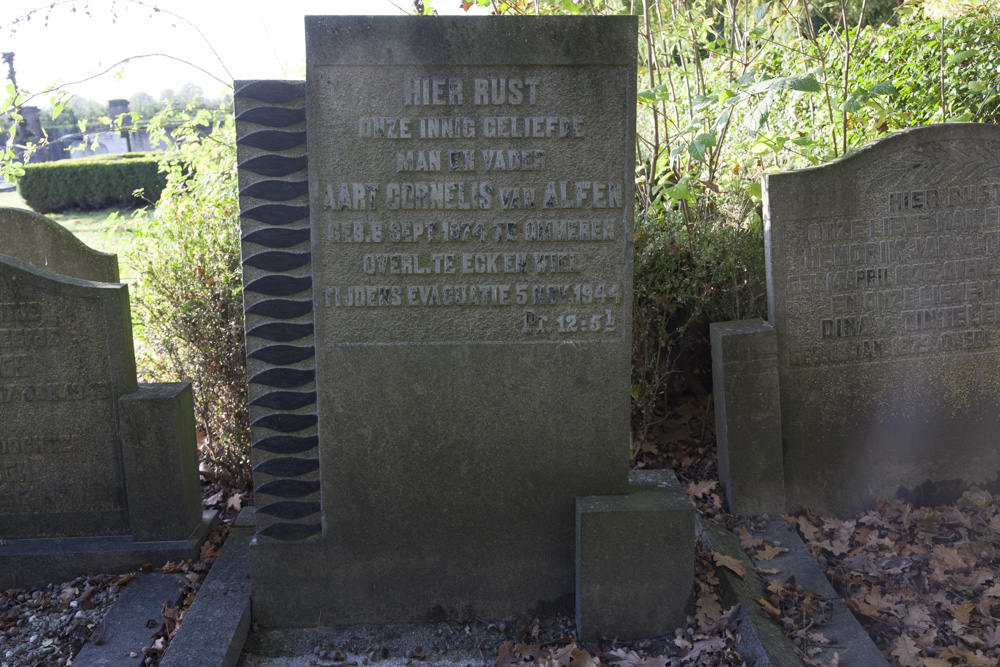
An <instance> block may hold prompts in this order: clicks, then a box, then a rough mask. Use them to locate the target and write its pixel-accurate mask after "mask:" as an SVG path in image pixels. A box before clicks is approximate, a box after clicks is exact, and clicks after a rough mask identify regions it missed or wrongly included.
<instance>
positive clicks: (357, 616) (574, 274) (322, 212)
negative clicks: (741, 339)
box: [235, 17, 636, 626]
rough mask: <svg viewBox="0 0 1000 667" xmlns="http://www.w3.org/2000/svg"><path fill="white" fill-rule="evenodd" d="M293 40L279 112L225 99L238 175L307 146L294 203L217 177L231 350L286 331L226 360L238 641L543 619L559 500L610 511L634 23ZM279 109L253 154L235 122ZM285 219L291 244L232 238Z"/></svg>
mask: <svg viewBox="0 0 1000 667" xmlns="http://www.w3.org/2000/svg"><path fill="white" fill-rule="evenodd" d="M306 31H307V34H306V43H307V83H306V91H307V95H306V98H305V101H304V102H303V100H302V99H300V98H299V97H298V96H297V95H295V94H294V82H272V83H273V84H274V86H265V85H263V82H257V83H252V82H237V85H236V89H237V92H236V94H235V98H236V105H237V109H236V111H237V114H238V118H240V119H241V120H238V121H237V124H238V132H239V133H240V134H241V136H243V137H244V138H245V140H243V141H242V142H241V144H240V146H239V151H240V153H239V160H240V163H241V164H252V165H254V167H255V168H256V167H257V166H258V165H263V164H268V162H266V161H261V160H260V158H261V157H262V156H264V155H266V154H268V152H269V151H270V152H271V153H272V154H278V155H281V156H283V157H285V158H294V157H296V156H299V155H301V154H302V152H301V151H302V149H301V147H299V146H298V144H295V145H292V143H291V142H288V141H285V140H286V139H289V138H290V137H292V135H295V136H294V138H295V139H296V141H297V140H298V133H299V132H302V131H304V132H305V135H306V136H305V138H304V141H306V145H307V146H308V182H309V197H308V201H306V198H305V197H297V198H293V199H289V200H284V199H280V201H281V202H284V203H277V202H278V201H279V198H280V197H284V196H285V195H284V194H283V193H285V192H286V190H279V189H276V188H274V187H271V186H268V187H266V188H265V187H254V186H255V185H256V184H259V183H261V182H264V181H268V180H273V179H275V178H279V179H281V178H284V179H287V180H289V181H298V180H300V179H302V178H304V177H305V176H304V175H303V174H302V173H299V172H296V173H292V174H290V175H288V176H286V177H281V176H274V175H271V174H270V173H267V174H264V175H261V173H260V172H261V171H262V170H261V169H257V170H256V171H254V170H252V169H246V170H241V174H240V187H241V192H242V195H243V196H242V197H241V208H242V210H243V211H244V216H243V237H244V246H243V249H244V281H245V284H246V285H247V291H246V300H247V307H248V314H247V326H248V329H250V330H258V329H257V327H264V326H269V325H271V324H276V323H278V322H282V323H286V324H292V325H305V324H313V325H314V329H313V330H312V331H308V330H307V329H305V328H301V329H297V330H300V331H302V332H303V337H302V338H298V339H296V340H295V341H294V345H292V346H289V345H274V344H272V343H279V342H281V341H280V340H279V339H278V338H277V337H275V336H273V335H272V336H271V337H270V338H267V337H263V336H248V339H247V342H248V348H249V349H248V353H249V355H248V356H249V360H248V372H249V375H250V377H256V378H260V379H267V380H268V382H261V383H251V385H250V397H251V411H252V415H251V418H252V420H253V422H254V424H255V427H254V430H253V439H254V441H255V443H257V446H255V448H254V465H255V467H256V474H255V485H256V487H257V488H256V498H257V504H258V507H260V508H269V511H267V512H264V511H261V512H259V513H258V515H257V519H258V533H257V537H256V541H255V544H254V545H253V547H252V551H251V557H252V567H253V577H254V601H253V610H254V617H255V621H256V622H258V623H260V624H261V625H264V626H294V625H296V624H299V625H311V624H315V623H316V622H317V619H318V618H322V622H323V623H324V624H348V623H363V622H382V623H384V622H414V621H425V620H435V619H444V618H468V617H472V616H479V617H481V618H485V617H507V616H511V615H518V614H521V615H526V614H530V613H532V612H534V611H535V610H536V609H538V608H539V606H540V605H546V604H547V605H550V606H551V605H556V606H561V607H562V608H563V609H565V610H566V611H568V610H569V608H570V605H571V602H570V600H571V599H572V595H573V591H574V557H573V552H574V542H575V539H574V503H575V498H576V497H577V496H583V495H608V494H618V493H625V492H626V491H627V490H628V483H627V478H628V428H629V426H628V386H629V385H628V383H629V357H630V349H629V345H630V331H631V321H630V320H631V312H630V311H631V272H630V258H631V243H632V198H633V193H632V187H633V186H632V184H633V181H634V174H633V172H632V159H633V154H634V147H633V143H632V142H633V139H634V99H635V90H634V85H635V74H634V72H635V70H634V67H635V31H636V21H635V18H634V17H615V18H601V19H598V18H574V19H558V18H551V17H545V18H535V17H531V18H523V19H522V18H511V19H506V20H503V21H494V20H489V19H471V18H463V19H451V18H445V17H435V19H434V20H432V21H425V20H421V19H411V18H381V17H372V18H367V17H310V18H308V19H307V23H306ZM278 84H281V85H278ZM274 90H280V91H282V95H279V96H275V95H271V94H270V92H268V91H271V92H273V91H274ZM265 93H267V94H265ZM285 93H287V95H286V94H285ZM265 97H266V98H267V99H264V98H265ZM303 103H304V104H305V108H306V121H305V123H304V125H303V126H300V125H297V124H293V125H290V126H287V127H284V128H283V129H281V130H280V132H281V133H282V134H281V135H280V136H278V135H276V134H274V133H275V132H279V130H273V129H265V128H267V127H268V126H267V125H262V124H260V123H261V122H264V121H267V119H272V120H273V119H274V118H278V117H279V116H280V117H282V118H286V117H287V118H293V115H292V114H275V113H270V112H269V113H263V112H261V113H258V114H251V113H250V112H251V111H252V110H253V109H255V108H258V107H275V108H294V107H295V106H296V105H301V104H303ZM251 119H256V120H254V121H253V122H251ZM267 122H270V121H267ZM265 133H267V134H266V135H265ZM265 138H266V139H267V141H264V139H265ZM258 139H260V140H258ZM280 162H281V163H285V162H286V161H285V160H282V161H280ZM274 164H278V163H277V162H276V163H274ZM268 171H269V172H270V171H273V170H270V168H269V170H268ZM287 192H289V193H291V192H298V190H295V189H294V188H289V189H287ZM307 204H308V207H309V210H310V211H311V213H312V216H311V219H310V223H309V226H310V227H311V233H310V234H309V236H308V239H309V242H310V243H311V248H307V247H305V246H304V245H303V246H298V245H295V242H294V239H293V238H292V237H290V236H289V237H287V238H286V237H285V235H281V234H274V233H271V232H268V233H267V234H260V231H261V230H268V229H277V227H275V226H280V227H281V228H282V229H288V230H290V231H294V232H297V231H298V230H300V229H302V228H303V227H302V223H301V222H299V220H300V219H301V215H300V214H298V213H296V211H301V210H302V209H303V208H304V207H305V206H306V205H307ZM299 238H301V239H302V241H303V242H304V241H305V240H306V238H307V237H306V236H305V235H301V236H300V237H299ZM263 241H266V242H263ZM276 247H277V248H287V253H286V252H285V251H283V252H282V253H275V251H274V250H273V249H274V248H276ZM306 251H309V252H311V255H310V256H308V257H306V256H305V255H304V254H303V253H304V252H306ZM291 255H295V256H297V257H299V258H303V259H307V260H308V263H305V264H303V265H301V266H293V265H292V264H294V263H295V262H289V261H286V260H290V259H291ZM310 290H311V300H312V303H313V309H312V310H311V311H310V312H309V313H304V314H302V315H298V316H297V315H296V313H295V311H294V310H293V309H292V307H291V306H289V307H287V308H286V307H284V306H282V307H281V308H277V307H276V305H275V304H269V305H267V306H266V307H257V304H258V303H260V302H263V301H265V300H268V299H283V298H290V299H294V300H296V301H298V300H301V299H303V298H306V297H307V295H309V291H310ZM284 315H289V318H288V319H284ZM284 330H287V327H285V329H282V331H284ZM259 331H261V332H262V333H264V332H277V331H278V329H277V328H276V327H270V328H267V329H260V330H259ZM298 350H310V351H312V350H314V351H315V354H314V355H313V354H309V355H308V356H303V357H299V356H298V355H297V354H293V353H294V352H296V351H298ZM274 365H282V366H286V367H288V368H290V369H294V370H296V371H302V372H298V373H281V374H268V371H269V369H271V368H273V366H274ZM311 370H315V373H314V374H310V373H309V372H308V371H311ZM279 380H280V381H281V382H285V383H291V384H295V385H296V386H288V387H278V385H276V384H274V382H277V381H279ZM276 415H282V416H288V417H295V418H296V419H294V420H292V419H287V420H286V419H284V418H277V417H276ZM311 415H316V416H317V421H318V424H317V423H314V422H312V421H311V420H310V419H309V417H310V416H311ZM268 425H270V426H268ZM274 425H280V426H281V428H279V429H278V430H277V431H275V430H273V429H272V428H271V426H274ZM294 427H299V428H300V429H301V430H286V428H287V429H291V428H294ZM317 435H318V452H317V451H314V450H312V449H305V450H302V451H301V453H297V452H296V451H294V450H295V449H296V447H298V446H299V445H300V444H301V445H302V446H303V447H311V445H310V444H309V439H310V438H312V437H315V436H317ZM292 437H294V438H297V439H296V440H290V439H289V438H292ZM264 443H270V444H268V445H266V446H265V444H264ZM282 457H293V458H297V459H302V460H304V461H308V460H311V459H316V458H317V457H318V461H319V462H320V465H321V467H320V469H319V470H317V471H315V472H310V468H311V464H310V463H303V464H301V465H297V466H294V467H293V466H291V465H287V464H288V462H287V461H281V462H280V464H277V463H270V462H272V461H275V459H280V458H282ZM298 472H300V473H301V474H295V473H298ZM271 473H273V474H271ZM284 503H296V504H295V505H294V506H292V505H290V504H289V505H286V504H284ZM315 503H318V504H319V506H320V507H321V512H320V514H319V515H317V514H316V513H315V512H312V511H306V509H307V508H312V507H315ZM303 540H305V541H303ZM550 608H551V607H550Z"/></svg>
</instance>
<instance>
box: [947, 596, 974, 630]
mask: <svg viewBox="0 0 1000 667" xmlns="http://www.w3.org/2000/svg"><path fill="white" fill-rule="evenodd" d="M975 608H976V605H975V604H973V603H972V602H970V601H969V600H962V601H961V602H959V603H958V604H956V605H955V606H954V607H952V608H951V609H949V610H948V613H950V614H951V615H952V616H954V617H955V620H956V621H958V622H959V623H961V624H962V625H968V624H969V616H970V615H971V614H972V610H973V609H975Z"/></svg>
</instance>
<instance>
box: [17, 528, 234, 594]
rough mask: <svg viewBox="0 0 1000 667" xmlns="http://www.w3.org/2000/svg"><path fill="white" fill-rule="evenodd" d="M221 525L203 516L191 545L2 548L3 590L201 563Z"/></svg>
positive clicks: (127, 538) (32, 543) (114, 540)
mask: <svg viewBox="0 0 1000 667" xmlns="http://www.w3.org/2000/svg"><path fill="white" fill-rule="evenodd" d="M218 524H219V513H218V511H216V510H205V511H203V512H202V516H201V522H200V523H199V524H198V527H197V528H196V529H195V531H194V533H192V534H191V536H190V537H189V538H188V539H186V540H174V541H169V542H135V541H133V539H132V536H131V535H110V536H102V537H68V538H49V539H31V540H6V541H4V542H0V572H2V573H3V574H2V575H0V576H2V577H3V579H2V580H0V588H29V587H31V586H43V585H46V584H50V583H55V582H63V581H70V580H71V579H75V578H76V577H79V576H81V575H85V574H90V573H93V574H97V573H122V572H132V571H135V570H138V569H139V568H141V567H142V566H143V565H144V564H146V563H150V564H152V565H153V567H154V568H157V567H160V566H162V565H163V564H164V563H166V562H167V561H174V562H178V561H182V560H187V559H192V560H196V559H197V558H198V551H199V549H200V547H201V543H202V542H204V541H205V538H206V537H207V536H208V534H209V533H210V532H211V531H212V530H214V529H215V527H216V526H217V525H218Z"/></svg>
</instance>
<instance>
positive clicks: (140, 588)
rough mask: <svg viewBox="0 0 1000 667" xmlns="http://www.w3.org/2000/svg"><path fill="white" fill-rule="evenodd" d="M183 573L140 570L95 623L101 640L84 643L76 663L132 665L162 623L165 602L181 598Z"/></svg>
mask: <svg viewBox="0 0 1000 667" xmlns="http://www.w3.org/2000/svg"><path fill="white" fill-rule="evenodd" d="M183 590H184V583H183V579H182V577H180V576H178V575H176V574H163V573H160V572H151V573H141V572H140V573H139V574H137V575H136V576H135V579H133V580H132V581H131V582H130V583H129V584H128V585H127V586H126V587H125V588H123V589H122V592H121V595H120V596H119V597H118V599H117V600H116V601H115V604H114V605H113V606H112V607H111V609H110V610H109V611H108V613H107V615H106V616H105V617H104V621H103V622H102V623H101V625H99V626H98V629H97V632H100V633H101V637H102V641H101V643H100V644H94V643H92V642H91V643H87V644H85V645H84V647H83V648H82V649H81V650H80V653H79V654H78V655H77V657H76V658H75V659H74V660H73V665H74V666H75V667H134V666H138V665H141V664H142V662H143V659H144V658H145V657H146V656H145V655H144V654H143V652H142V650H143V649H144V648H147V647H149V646H150V645H151V644H152V642H153V640H152V639H151V636H152V635H153V633H155V632H156V631H157V630H159V629H160V627H161V626H162V625H163V617H162V616H161V614H160V611H161V610H162V608H163V604H164V603H166V602H169V603H171V604H172V605H175V604H177V603H178V602H180V599H181V594H182V593H183Z"/></svg>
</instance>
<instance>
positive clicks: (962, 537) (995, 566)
mask: <svg viewBox="0 0 1000 667" xmlns="http://www.w3.org/2000/svg"><path fill="white" fill-rule="evenodd" d="M790 520H791V521H792V522H793V523H794V524H795V525H796V527H797V528H798V529H799V532H800V533H801V534H802V535H803V537H804V538H805V540H806V543H807V544H808V545H809V548H810V550H811V551H812V552H813V555H814V556H815V557H816V558H817V560H818V561H819V562H820V564H821V565H822V566H823V567H824V568H825V569H826V573H827V576H828V577H829V578H830V580H831V582H833V584H834V587H835V588H836V589H837V591H838V593H839V594H840V595H841V597H842V598H843V599H844V602H845V603H846V604H847V605H848V607H850V608H851V609H852V610H853V611H854V613H855V615H856V616H857V617H858V619H859V620H860V621H861V623H862V625H864V627H865V628H866V629H867V630H868V632H869V634H870V635H871V636H872V638H873V639H874V640H875V642H876V644H877V645H878V647H879V648H880V649H881V650H882V653H883V654H884V655H885V656H886V658H887V659H888V660H890V661H891V662H892V663H893V664H894V665H901V666H902V667H946V666H948V665H953V666H957V665H971V666H973V667H975V666H980V665H998V664H1000V663H998V658H1000V623H998V622H1000V545H998V543H997V536H998V533H1000V503H998V499H996V498H994V497H993V496H992V495H991V494H989V493H988V492H986V491H983V490H981V489H977V488H973V489H971V490H969V491H967V492H966V493H965V494H964V495H963V496H962V497H961V498H960V499H959V500H958V501H957V502H956V503H955V504H954V505H950V506H944V507H919V508H917V507H913V506H912V505H910V504H909V503H906V502H903V501H898V500H894V501H887V500H880V501H879V503H878V506H877V507H876V508H875V509H874V510H871V511H869V512H866V513H864V514H861V515H860V516H858V517H856V518H854V519H849V520H842V519H824V518H821V517H816V516H813V515H811V514H809V513H808V512H804V513H802V514H800V515H798V516H795V517H790Z"/></svg>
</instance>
